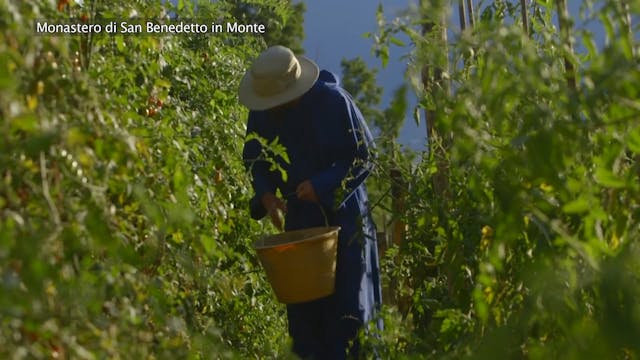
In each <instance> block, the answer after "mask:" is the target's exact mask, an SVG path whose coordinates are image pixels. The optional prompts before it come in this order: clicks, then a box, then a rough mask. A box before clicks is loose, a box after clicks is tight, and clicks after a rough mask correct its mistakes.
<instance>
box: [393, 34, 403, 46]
mask: <svg viewBox="0 0 640 360" xmlns="http://www.w3.org/2000/svg"><path fill="white" fill-rule="evenodd" d="M389 41H391V43H392V44H394V45H397V46H401V47H404V46H405V43H404V42H403V41H402V40H400V39H398V38H397V37H393V36H391V37H390V38H389Z"/></svg>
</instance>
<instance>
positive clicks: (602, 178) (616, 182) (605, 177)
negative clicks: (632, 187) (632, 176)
mask: <svg viewBox="0 0 640 360" xmlns="http://www.w3.org/2000/svg"><path fill="white" fill-rule="evenodd" d="M595 178H596V182H598V184H600V185H602V186H604V187H608V188H614V189H618V188H623V187H625V185H626V184H625V182H624V180H622V179H620V178H619V177H618V176H616V175H615V174H614V173H612V172H611V171H610V170H608V169H604V168H598V170H596V174H595Z"/></svg>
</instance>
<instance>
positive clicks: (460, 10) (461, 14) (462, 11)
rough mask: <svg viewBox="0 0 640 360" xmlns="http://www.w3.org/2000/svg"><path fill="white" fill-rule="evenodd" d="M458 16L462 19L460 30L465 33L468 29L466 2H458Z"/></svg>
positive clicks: (460, 0) (462, 0)
mask: <svg viewBox="0 0 640 360" xmlns="http://www.w3.org/2000/svg"><path fill="white" fill-rule="evenodd" d="M458 16H459V18H460V30H462V31H464V29H465V28H466V27H467V13H466V11H465V9H464V0H459V1H458Z"/></svg>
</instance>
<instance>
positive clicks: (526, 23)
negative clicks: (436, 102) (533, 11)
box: [520, 0, 529, 35]
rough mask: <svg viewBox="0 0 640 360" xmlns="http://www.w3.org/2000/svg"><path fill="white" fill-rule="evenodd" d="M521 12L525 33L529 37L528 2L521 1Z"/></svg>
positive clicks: (525, 0)
mask: <svg viewBox="0 0 640 360" xmlns="http://www.w3.org/2000/svg"><path fill="white" fill-rule="evenodd" d="M520 10H521V11H522V28H523V29H524V33H525V34H527V35H529V18H528V15H529V14H528V12H527V11H528V9H527V0H520Z"/></svg>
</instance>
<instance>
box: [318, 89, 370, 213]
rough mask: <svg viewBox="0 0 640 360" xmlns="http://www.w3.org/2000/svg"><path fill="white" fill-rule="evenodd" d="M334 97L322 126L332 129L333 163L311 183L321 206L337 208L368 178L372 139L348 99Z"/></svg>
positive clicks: (329, 100) (341, 94) (342, 93)
mask: <svg viewBox="0 0 640 360" xmlns="http://www.w3.org/2000/svg"><path fill="white" fill-rule="evenodd" d="M333 94H335V95H336V96H331V97H330V98H329V99H328V100H327V102H328V103H327V104H326V106H327V109H329V111H328V117H329V118H328V119H325V121H326V123H325V124H324V125H325V126H331V127H332V129H331V133H332V139H333V141H332V142H331V146H330V147H331V149H330V153H331V158H332V160H333V163H332V165H331V166H330V167H328V168H327V169H325V170H323V171H321V172H320V173H318V174H316V175H314V176H313V177H312V178H311V179H310V180H311V184H312V185H313V188H314V190H315V192H316V195H317V196H318V198H319V200H320V203H321V204H322V205H324V206H325V207H328V208H339V207H340V206H341V205H342V204H343V203H344V201H346V199H347V198H348V197H349V196H350V195H351V194H352V193H353V191H354V190H355V189H356V188H357V187H358V186H360V185H361V184H362V183H363V182H364V180H365V179H366V178H367V176H368V175H369V172H370V170H371V167H372V163H371V162H370V161H369V160H370V159H369V146H370V145H373V139H372V137H371V134H370V133H369V129H368V128H367V126H366V124H365V123H364V119H363V117H362V114H361V113H360V111H359V110H358V108H357V107H356V106H355V104H354V102H353V100H352V99H351V98H350V96H349V95H348V94H346V93H344V92H342V91H334V92H333ZM345 179H346V183H345V187H344V192H343V193H341V194H337V193H336V190H337V189H338V188H340V187H341V185H342V182H343V180H345ZM336 196H337V198H336Z"/></svg>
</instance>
